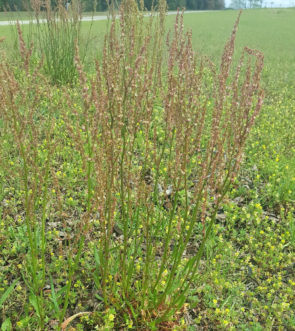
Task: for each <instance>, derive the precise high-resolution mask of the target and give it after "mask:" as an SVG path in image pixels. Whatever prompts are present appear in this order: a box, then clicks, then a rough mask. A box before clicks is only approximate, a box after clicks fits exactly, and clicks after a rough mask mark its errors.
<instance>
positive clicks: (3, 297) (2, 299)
mask: <svg viewBox="0 0 295 331" xmlns="http://www.w3.org/2000/svg"><path fill="white" fill-rule="evenodd" d="M17 281H18V279H16V280H15V281H14V282H13V283H12V284H11V285H10V286H9V287H8V289H7V290H6V291H5V292H4V293H3V294H2V296H1V298H0V308H1V307H2V305H3V303H4V301H6V299H7V298H8V297H9V295H10V294H11V293H12V291H13V290H14V287H15V284H16V283H17Z"/></svg>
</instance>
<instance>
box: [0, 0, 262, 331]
mask: <svg viewBox="0 0 295 331" xmlns="http://www.w3.org/2000/svg"><path fill="white" fill-rule="evenodd" d="M165 10H166V3H165V2H164V1H160V3H159V15H152V16H150V17H149V18H144V16H143V13H142V12H140V11H139V10H138V7H137V5H136V2H135V1H134V0H124V1H123V2H122V4H121V7H120V20H119V21H117V20H115V18H114V19H113V20H112V24H111V27H110V29H109V31H108V34H107V35H106V37H105V42H104V48H103V52H102V56H101V60H100V61H97V62H96V74H95V75H93V76H92V77H90V78H87V76H86V73H85V72H84V71H83V67H82V64H81V60H80V57H79V53H78V50H76V56H75V59H74V61H75V66H76V69H77V72H78V76H79V81H80V84H79V85H80V86H79V88H80V94H79V95H78V96H75V93H73V91H70V90H66V89H64V90H63V91H59V93H60V94H61V95H60V96H59V99H58V100H59V101H58V102H57V103H56V102H53V101H52V100H51V98H52V94H51V91H53V90H52V87H50V85H49V84H48V83H47V81H46V80H45V81H43V83H42V84H41V81H42V78H41V77H40V74H39V71H40V70H41V69H40V68H41V66H42V63H40V65H39V67H37V68H35V69H34V68H32V66H31V62H30V55H31V53H32V50H31V49H27V48H26V46H25V44H24V42H23V39H22V35H21V32H20V30H19V37H20V46H21V47H20V52H21V57H22V59H23V62H22V63H23V68H22V70H16V71H15V70H14V69H13V68H12V67H10V66H9V65H7V64H4V63H3V64H2V63H1V65H0V78H1V80H0V101H1V103H0V111H1V113H0V116H1V118H0V119H1V120H2V121H3V123H4V125H3V127H1V132H3V136H5V137H7V139H9V143H11V145H12V146H14V147H15V149H14V153H15V155H14V160H15V162H14V163H15V168H13V172H12V173H11V171H10V170H11V169H9V168H10V167H9V166H7V165H5V164H3V165H1V167H3V169H4V168H5V171H6V174H7V176H8V177H9V178H10V179H11V180H12V178H14V180H15V181H17V180H19V181H20V182H21V185H22V188H23V192H24V193H23V202H22V206H23V215H24V219H25V224H26V232H27V237H28V238H27V241H28V242H27V246H28V247H29V250H28V254H27V259H28V261H27V263H26V266H27V272H26V273H25V274H23V278H24V279H25V280H26V284H27V287H28V289H29V290H30V302H31V305H32V306H33V307H34V309H35V311H36V315H37V317H38V327H39V328H40V329H42V330H43V329H45V328H46V318H47V317H48V316H49V317H53V318H54V319H56V320H58V322H57V323H58V324H59V326H58V327H59V329H61V328H63V327H64V325H65V324H67V323H68V321H69V320H71V318H69V319H67V323H65V324H63V321H64V320H65V319H66V318H67V317H68V315H73V314H74V309H72V308H73V306H72V305H73V304H72V303H71V291H73V286H72V285H73V283H74V282H75V278H76V276H77V274H78V273H79V269H80V261H81V259H82V258H83V256H84V255H85V256H86V254H87V251H86V249H85V243H88V240H89V238H92V240H93V237H94V238H96V239H95V240H96V242H95V243H96V244H95V249H94V253H93V257H94V261H95V263H94V262H93V263H94V264H95V267H94V269H93V270H94V272H93V280H94V283H95V285H96V298H97V299H98V300H99V301H100V304H101V306H102V307H103V308H102V310H103V311H104V312H106V314H110V312H112V313H111V314H112V318H110V319H107V318H104V320H105V321H106V320H108V323H109V324H110V325H108V327H110V328H122V327H124V326H126V325H130V324H132V323H133V326H134V328H135V329H137V330H140V329H146V328H149V329H154V330H157V329H161V328H163V329H164V328H168V327H172V326H173V324H175V325H176V324H177V323H178V321H177V316H179V314H177V313H179V312H181V310H182V308H183V305H184V303H185V301H186V297H187V294H188V291H189V289H190V288H191V287H192V286H194V284H195V283H194V282H195V281H196V276H197V273H198V267H199V263H200V260H201V258H202V254H203V251H204V247H205V244H206V241H207V239H208V237H209V235H210V232H211V229H212V227H213V225H214V221H215V217H216V213H217V211H218V209H219V207H220V204H221V202H222V200H223V198H224V196H225V195H226V193H227V191H228V189H229V187H230V185H231V183H232V181H233V180H234V178H235V177H236V175H237V172H238V170H239V166H240V162H241V159H242V155H243V149H244V145H245V141H246V139H247V136H248V134H249V131H250V129H251V127H252V126H253V124H254V121H255V117H256V116H257V114H258V113H259V111H260V108H261V105H262V100H263V92H262V90H261V88H260V74H261V70H262V66H263V56H262V55H261V53H259V52H258V51H254V50H250V49H248V48H245V49H244V50H243V52H242V56H241V58H240V60H239V62H238V64H237V66H236V67H235V68H233V67H234V66H233V53H234V42H235V37H236V32H237V28H238V22H239V17H238V19H237V21H236V23H235V26H234V29H233V32H232V35H231V37H230V39H229V41H228V42H227V44H226V46H225V49H224V53H223V57H222V60H221V65H220V68H216V66H214V65H213V64H212V63H210V62H209V61H208V60H205V59H202V58H198V56H197V54H195V53H194V51H193V49H192V43H191V33H190V32H185V31H184V27H183V17H182V15H180V14H178V15H177V17H176V21H175V28H174V31H173V32H172V33H171V34H168V35H166V34H165ZM77 48H78V47H77ZM166 60H167V61H166ZM166 62H167V63H166ZM43 107H45V108H43ZM56 121H57V122H58V123H59V124H58V125H60V126H59V127H57V125H55V122H56ZM60 123H62V125H61V124H60ZM60 128H63V129H65V130H64V132H60V131H61V129H60ZM5 139H6V138H5ZM66 142H67V143H68V144H69V146H70V148H69V149H67V150H66V151H65V149H64V146H63V145H65V144H66ZM61 151H63V152H61ZM1 153H2V154H3V155H1V156H3V157H2V158H1V160H5V159H6V160H7V159H8V158H9V156H8V155H7V151H6V150H5V149H4V148H3V149H1ZM66 164H71V166H72V167H73V168H74V169H75V170H77V169H80V168H81V169H80V170H79V172H78V173H79V176H77V178H74V180H73V182H72V183H71V186H70V187H67V185H68V183H67V182H66V181H65V180H63V177H62V176H60V177H59V175H58V173H60V171H59V169H62V167H64V166H65V165H66ZM57 170H58V171H57ZM77 171H78V170H77ZM15 185H20V183H15ZM49 187H50V188H51V189H52V188H54V189H55V191H56V195H57V197H56V198H52V197H51V198H50V194H49ZM67 190H71V191H72V192H79V193H81V195H80V196H82V197H83V199H84V200H83V199H82V198H81V200H83V201H80V209H78V208H76V209H75V208H74V207H71V208H72V209H73V210H74V211H75V213H76V214H75V218H76V219H78V221H77V222H76V223H75V225H74V226H72V227H69V228H67V226H66V224H63V223H65V222H64V220H63V215H64V214H63V210H64V209H66V206H65V200H64V198H63V197H62V194H61V192H64V194H65V192H66V191H67ZM50 210H57V211H58V212H57V213H58V220H59V221H60V223H61V228H62V229H63V232H64V236H65V237H66V238H67V247H66V248H65V247H62V244H60V246H61V250H62V249H64V251H62V253H63V254H62V255H64V256H62V258H63V259H64V260H63V261H64V262H66V263H64V264H65V266H66V267H65V266H63V277H64V278H65V279H66V280H65V281H64V282H63V280H57V279H54V276H55V275H53V279H50V277H48V276H47V275H48V274H50V263H49V262H50V261H51V260H50V259H51V257H50V254H47V253H49V251H48V249H47V247H48V246H47V244H48V243H47V240H46V238H47V237H46V226H47V218H50V217H56V212H54V216H52V215H50ZM77 215H78V216H77ZM94 220H96V221H95V222H94ZM94 223H96V224H97V223H98V230H97V228H95V227H94ZM57 278H58V277H57ZM48 284H50V287H51V294H50V296H49V298H48V297H46V296H45V295H44V292H43V289H44V287H45V285H48ZM49 302H50V303H49ZM52 311H53V313H52ZM82 314H83V313H78V314H74V315H73V316H80V315H82ZM106 316H109V315H106ZM169 319H174V321H169Z"/></svg>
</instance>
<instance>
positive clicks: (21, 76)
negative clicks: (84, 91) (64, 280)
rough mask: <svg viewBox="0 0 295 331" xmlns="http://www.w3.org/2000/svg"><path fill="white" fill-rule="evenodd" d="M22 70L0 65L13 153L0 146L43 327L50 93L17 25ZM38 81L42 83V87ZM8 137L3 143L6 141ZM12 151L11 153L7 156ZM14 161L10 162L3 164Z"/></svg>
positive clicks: (2, 110) (0, 108) (3, 113)
mask: <svg viewBox="0 0 295 331" xmlns="http://www.w3.org/2000/svg"><path fill="white" fill-rule="evenodd" d="M18 32H19V40H20V55H21V59H22V68H21V69H20V70H16V71H15V70H14V68H13V67H12V66H10V65H9V64H8V63H7V62H6V61H3V62H2V63H1V65H0V80H1V84H0V101H1V105H0V118H1V120H2V121H3V123H4V126H3V128H2V129H1V133H2V134H1V136H2V137H3V142H4V141H6V144H4V145H7V144H10V145H11V146H12V149H8V150H7V149H5V148H4V147H3V148H1V161H2V162H1V169H2V170H3V171H5V172H6V175H7V177H8V178H9V179H10V180H11V182H13V187H14V188H17V187H18V188H19V189H20V192H22V195H21V205H22V208H23V209H22V210H21V211H20V215H21V216H20V217H23V219H24V223H25V227H26V233H27V237H26V242H25V245H27V247H28V254H27V258H26V267H27V270H25V271H24V270H23V279H24V281H25V283H26V285H27V287H28V290H29V300H30V303H31V305H32V306H33V307H34V309H35V312H36V316H37V319H38V323H39V326H40V328H41V329H44V325H45V324H44V323H45V302H44V301H45V299H44V294H43V288H44V286H45V284H46V278H47V277H46V257H45V256H46V236H45V223H46V217H47V212H48V210H47V207H48V185H49V182H50V180H49V178H50V169H51V162H52V158H51V155H52V154H53V150H54V140H53V139H52V138H51V134H52V130H53V128H54V117H53V116H52V113H51V111H50V110H51V109H46V110H44V109H42V103H46V101H47V102H48V103H49V100H50V97H51V96H50V93H49V89H48V88H46V86H47V87H48V84H47V82H46V80H45V79H44V77H42V78H40V76H39V70H40V67H41V66H42V63H40V64H39V66H37V67H35V69H34V70H33V69H32V68H31V63H30V56H31V53H32V48H31V49H27V48H26V46H25V43H24V40H23V37H22V34H21V30H20V27H19V25H18ZM41 82H42V84H41ZM6 139H7V140H6ZM7 152H8V153H13V154H10V155H9V154H8V155H7ZM11 158H12V159H13V160H14V161H11V163H7V160H9V159H11Z"/></svg>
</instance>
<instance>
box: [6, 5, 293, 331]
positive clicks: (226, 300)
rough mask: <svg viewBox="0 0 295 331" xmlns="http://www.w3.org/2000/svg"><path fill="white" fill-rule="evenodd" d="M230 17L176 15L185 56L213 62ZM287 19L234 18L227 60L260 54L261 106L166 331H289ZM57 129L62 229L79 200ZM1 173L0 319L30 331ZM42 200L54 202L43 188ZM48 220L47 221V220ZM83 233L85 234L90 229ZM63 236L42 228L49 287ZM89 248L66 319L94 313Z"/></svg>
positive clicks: (85, 320) (17, 214)
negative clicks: (249, 51)
mask: <svg viewBox="0 0 295 331" xmlns="http://www.w3.org/2000/svg"><path fill="white" fill-rule="evenodd" d="M236 16H237V12H236V11H224V12H212V13H201V14H187V15H185V18H184V23H185V27H186V28H187V29H192V32H193V39H192V41H193V45H194V48H195V50H196V51H197V52H200V54H202V55H207V56H209V58H210V59H212V60H213V62H216V63H218V61H219V59H220V56H221V53H222V47H223V45H224V44H225V41H226V40H227V39H228V36H229V34H230V32H231V30H232V27H233V23H234V21H235V18H236ZM0 19H1V18H0ZM167 21H168V26H170V27H171V26H172V24H173V23H172V22H173V17H171V16H169V17H168V18H167ZM294 21H295V10H292V9H288V10H287V9H268V10H249V11H245V12H244V13H243V15H242V17H241V22H240V25H239V30H238V36H237V51H238V52H237V53H239V51H240V50H241V48H242V47H243V46H244V45H246V46H249V47H251V48H257V49H259V50H261V51H262V52H263V53H264V56H265V69H264V72H263V86H264V88H265V92H266V97H265V102H264V106H263V108H262V112H261V114H260V116H259V117H258V119H257V122H256V125H255V127H254V129H253V130H252V132H251V136H250V139H249V141H248V143H247V146H246V151H245V157H244V162H243V165H242V168H241V172H240V175H239V178H238V179H237V182H236V184H235V185H234V187H233V188H232V189H231V191H230V193H229V194H228V196H227V198H226V200H225V203H224V205H223V206H222V208H220V210H219V211H218V215H217V222H216V224H215V226H214V229H213V232H212V235H211V236H210V238H209V241H208V244H207V246H206V250H205V254H204V258H203V259H202V262H201V266H200V272H199V274H198V276H197V277H196V279H195V281H194V286H193V287H192V290H191V291H190V294H189V296H188V299H187V301H186V303H187V305H186V306H185V309H184V310H183V311H182V314H181V315H180V316H179V324H178V325H175V326H174V327H173V328H172V327H171V328H170V329H171V330H172V329H173V330H174V329H175V330H185V329H188V330H191V331H192V330H196V329H200V330H208V329H209V330H223V329H224V330H227V329H231V330H257V331H258V330H294V329H295V313H294V312H295V294H294V293H295V133H294V132H295V131H294V124H295V82H294V77H295V51H294V43H293V42H292V41H293V39H294V35H295V25H294ZM88 28H89V23H83V26H82V29H83V31H84V33H87V31H88ZM105 28H106V23H105V22H94V23H93V27H92V32H91V35H92V36H93V39H92V41H91V47H90V49H89V54H91V55H89V56H90V57H93V56H94V54H95V52H96V51H94V50H95V49H97V50H98V51H99V50H100V49H101V46H102V43H103V39H102V37H101V31H104V29H105ZM25 29H27V28H26V27H24V30H25ZM10 31H11V30H10V28H8V27H0V37H1V36H6V37H7V44H6V45H5V48H7V47H10V46H9V45H11V44H12V43H11V38H12V34H10V33H11V32H10ZM25 31H26V30H25ZM10 43H11V44H10ZM52 93H53V96H52V100H53V102H55V103H56V104H57V105H59V102H60V100H59V96H60V92H59V89H58V88H55V89H54V90H53V92H52ZM73 93H75V92H73ZM43 107H45V108H46V105H45V104H44V105H43ZM0 128H2V127H0ZM64 131H65V124H64V123H63V122H62V120H59V121H58V128H57V132H58V134H59V135H60V137H61V139H63V141H64V147H63V149H61V150H60V151H59V153H60V159H61V160H63V161H62V162H61V164H59V165H57V167H59V170H58V171H57V176H60V178H61V179H60V180H61V182H62V184H63V185H64V187H65V189H64V190H63V189H61V192H62V199H63V200H64V201H65V206H64V211H63V213H64V214H63V215H64V219H65V223H66V226H68V227H70V228H71V226H73V224H74V223H75V220H76V219H77V217H78V215H80V214H81V208H83V203H82V204H80V202H81V201H83V199H84V198H85V197H84V195H83V194H84V193H83V191H82V190H81V191H77V190H75V188H76V187H77V185H78V184H79V169H78V168H75V167H73V166H72V164H71V163H70V161H69V160H74V161H75V155H73V154H72V152H71V146H72V145H71V144H72V142H71V141H70V139H69V137H67V136H64V135H63V132H64ZM2 137H3V136H1V139H2ZM4 143H5V144H6V146H5V150H6V152H7V151H9V152H10V153H11V154H9V153H8V154H9V155H11V156H10V158H9V159H7V162H10V166H11V169H12V171H14V162H16V161H15V159H14V154H13V150H10V145H9V139H8V140H7V141H6V140H5V141H4ZM8 154H7V153H6V155H8ZM15 171H17V168H15ZM3 173H4V172H2V176H3V177H2V180H1V184H0V192H1V199H0V222H1V228H0V249H1V253H0V284H3V285H2V286H1V288H0V298H1V294H2V293H4V291H5V290H6V289H7V288H8V287H9V285H10V284H11V282H12V281H13V280H14V279H16V277H17V278H18V279H19V281H18V283H17V285H16V287H15V289H14V292H13V294H11V296H10V297H9V299H8V300H7V301H6V302H5V303H4V304H3V306H2V307H1V315H0V321H1V318H2V321H4V320H5V319H7V318H8V317H9V318H10V320H11V323H12V325H13V329H16V330H32V329H33V328H34V325H36V324H34V323H36V319H35V317H34V310H33V308H34V307H35V305H34V301H33V299H32V298H31V296H30V295H29V293H28V292H27V291H26V290H25V288H26V284H25V283H24V282H23V281H22V275H23V273H25V272H26V269H25V268H26V267H25V263H24V256H25V255H26V252H27V236H26V232H25V225H24V219H23V211H22V210H21V208H20V205H21V202H20V201H21V198H22V194H23V192H22V191H21V189H20V187H19V185H18V183H14V182H13V179H11V178H13V177H10V179H9V181H8V180H6V178H5V177H4V175H3ZM77 183H78V184H77ZM78 187H79V186H78ZM50 196H51V199H58V197H57V196H56V192H55V190H54V189H53V188H52V190H51V191H50ZM1 200H2V201H1ZM79 208H80V209H79ZM51 213H52V215H55V213H57V212H55V211H52V212H51ZM93 226H94V230H95V226H97V225H96V223H94V225H93ZM94 230H93V231H94ZM63 231H65V230H63V229H60V228H58V226H57V225H56V224H55V222H49V223H48V233H47V236H48V241H49V247H50V249H51V260H50V261H51V263H50V266H49V269H50V273H51V274H52V275H54V276H55V277H56V279H57V283H58V284H63V283H64V282H65V281H66V279H65V275H66V272H67V271H66V268H65V259H66V252H67V247H66V243H64V238H63V235H62V234H61V233H62V232H63ZM96 240H97V238H96V236H95V234H91V236H90V238H88V242H87V245H88V247H89V249H88V250H87V249H86V250H85V252H84V255H83V258H82V260H81V270H80V271H79V273H78V274H77V277H76V279H75V283H74V286H73V290H72V292H71V297H70V307H71V312H72V314H74V313H77V312H80V311H92V312H93V311H95V310H97V311H99V309H100V308H99V305H100V299H98V297H97V296H96V297H95V294H96V295H97V291H95V290H94V289H93V280H92V277H91V274H92V271H93V269H94V268H95V264H94V262H93V260H94V257H93V246H94V243H95V242H96ZM15 275H17V276H15ZM51 290H52V288H51ZM45 291H47V292H46V293H47V294H45V295H49V293H50V284H49V285H48V288H46V289H45ZM99 294H100V293H99ZM28 297H29V298H28ZM19 307H21V309H20V308H19ZM115 317H116V310H111V312H110V311H109V312H108V314H107V315H106V317H104V318H101V317H100V316H97V315H95V314H93V315H90V316H89V315H86V316H84V317H81V318H80V321H79V323H78V324H76V326H75V328H76V329H77V330H93V329H95V326H96V325H98V324H99V323H100V325H101V326H102V325H103V321H104V322H105V325H109V326H106V327H105V328H103V327H102V329H112V322H113V318H115ZM107 319H109V320H107ZM77 320H79V319H77ZM48 325H50V323H49V324H48ZM52 325H54V323H53V324H52ZM121 327H122V329H132V328H133V329H135V330H136V327H132V323H131V324H130V321H129V325H128V323H127V322H126V324H125V325H123V324H122V326H121ZM117 329H118V330H119V329H120V328H117ZM7 330H9V329H7Z"/></svg>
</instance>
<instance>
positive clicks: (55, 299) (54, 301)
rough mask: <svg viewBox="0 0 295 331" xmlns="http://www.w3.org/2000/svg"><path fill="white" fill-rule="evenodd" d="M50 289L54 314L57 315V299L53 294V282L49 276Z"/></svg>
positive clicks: (58, 309)
mask: <svg viewBox="0 0 295 331" xmlns="http://www.w3.org/2000/svg"><path fill="white" fill-rule="evenodd" d="M50 287H51V298H50V299H51V301H52V302H53V305H54V309H55V311H56V313H58V312H59V311H60V308H59V305H58V302H57V297H56V294H55V290H54V285H53V281H52V277H51V276H50Z"/></svg>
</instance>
